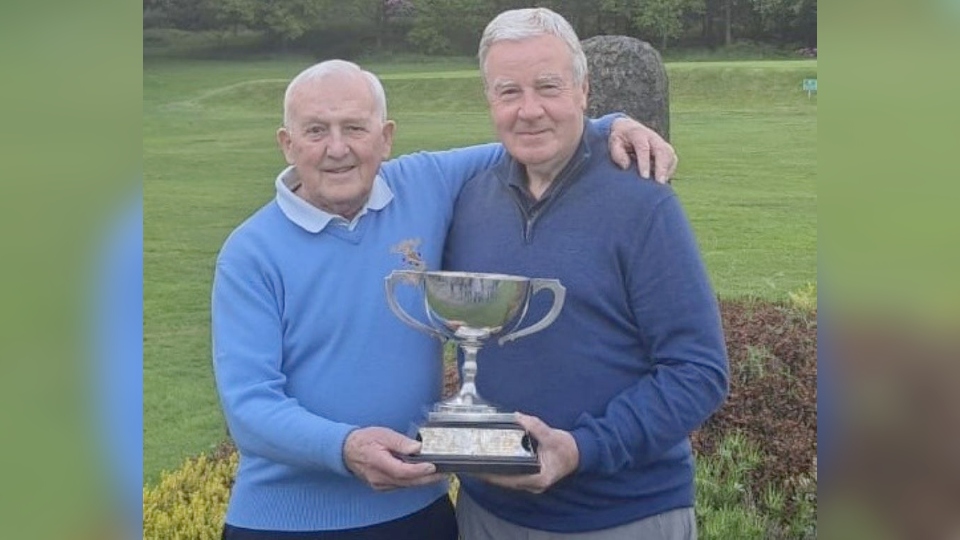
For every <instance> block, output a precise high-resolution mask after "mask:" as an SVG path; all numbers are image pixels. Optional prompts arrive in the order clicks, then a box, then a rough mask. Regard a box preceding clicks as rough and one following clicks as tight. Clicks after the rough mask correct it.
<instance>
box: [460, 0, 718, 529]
mask: <svg viewBox="0 0 960 540" xmlns="http://www.w3.org/2000/svg"><path fill="white" fill-rule="evenodd" d="M479 56H480V68H481V72H482V74H483V79H484V86H485V92H486V96H487V99H488V101H489V104H490V110H491V116H492V118H493V122H494V125H495V127H496V130H497V133H498V136H499V138H500V140H501V141H502V142H503V144H504V145H505V147H506V149H507V150H508V152H509V155H508V156H505V157H504V158H503V159H502V160H501V161H500V162H499V163H498V164H497V165H496V166H494V167H493V168H492V169H490V170H488V171H486V172H484V173H481V174H480V175H479V176H477V177H475V178H473V179H472V180H470V181H469V182H468V183H467V185H466V186H465V187H464V188H463V190H462V191H461V193H460V197H459V199H458V202H457V206H456V211H455V212H454V220H453V224H452V226H451V229H450V233H449V235H448V237H447V244H446V251H445V256H444V257H445V259H444V266H445V268H447V269H450V270H463V271H473V272H496V273H505V274H516V275H521V276H528V277H540V278H556V279H559V280H560V282H561V283H562V284H563V285H564V286H565V287H566V289H567V294H566V302H565V305H564V307H563V310H562V311H561V313H560V315H559V317H558V318H557V320H556V321H555V322H554V323H553V324H552V325H551V326H549V327H548V328H547V329H545V330H543V331H541V332H539V333H536V334H533V335H531V336H529V337H525V338H524V339H521V340H517V341H514V342H511V343H508V344H505V345H503V346H497V345H496V344H495V343H490V344H489V345H488V346H486V347H484V349H483V350H482V351H481V353H480V358H479V360H478V361H479V368H480V369H479V370H478V374H477V385H478V391H479V392H480V393H481V394H482V395H483V396H484V397H485V398H487V399H489V400H490V401H491V402H493V403H496V404H497V405H500V406H501V407H502V408H504V409H506V410H515V411H520V412H522V413H526V414H519V415H518V421H519V422H520V423H521V424H522V425H523V427H524V428H525V429H527V430H528V431H529V432H530V434H531V435H532V436H533V437H534V438H536V439H537V441H538V443H539V456H540V461H541V471H540V473H538V474H535V475H521V476H483V477H471V476H463V477H462V478H461V482H462V486H463V490H462V492H461V498H460V499H459V501H458V508H457V513H458V521H459V525H460V532H461V535H462V536H463V538H465V539H466V540H477V539H490V540H493V539H496V540H511V539H513V538H518V539H519V538H574V537H575V538H577V539H590V540H613V539H621V538H643V539H671V540H672V539H690V538H696V522H695V518H694V513H693V505H694V482H693V478H694V460H693V455H692V452H691V447H690V439H689V434H690V432H691V431H692V430H694V429H696V428H697V427H698V426H699V425H700V424H702V423H703V422H704V421H705V420H706V419H707V418H708V417H709V416H710V415H711V414H712V413H713V412H714V411H715V410H716V409H717V408H718V407H719V406H720V404H721V403H722V402H723V400H724V398H725V397H726V393H727V388H728V379H727V378H728V371H727V358H726V352H725V346H724V341H723V333H722V329H721V324H720V315H719V310H718V306H717V302H716V296H715V294H714V291H713V289H712V287H711V285H710V282H709V279H708V277H707V273H706V271H705V269H704V265H703V262H702V260H701V258H700V255H699V252H698V249H697V244H696V240H695V238H694V235H693V232H692V230H691V227H690V225H689V223H688V221H687V219H686V217H685V215H684V212H683V209H682V208H681V205H680V203H679V201H678V199H677V197H676V196H675V195H674V193H673V191H672V189H671V188H670V187H669V186H665V185H660V184H657V183H655V182H637V181H636V180H635V178H632V177H631V173H629V172H624V171H622V170H620V169H618V168H617V167H616V166H614V165H612V163H611V160H610V158H609V151H608V150H607V147H606V144H605V137H604V136H603V134H602V133H599V132H598V131H597V130H596V129H594V128H593V127H592V126H590V124H589V123H588V122H585V119H584V110H585V108H586V101H587V92H588V83H587V73H586V59H585V57H584V54H583V51H582V50H581V48H580V45H579V40H578V39H577V36H576V34H575V33H574V31H573V29H572V28H571V27H570V25H569V24H568V23H567V21H565V20H564V19H563V18H562V17H560V16H559V15H557V14H556V13H554V12H552V11H550V10H547V9H543V8H536V9H521V10H513V11H508V12H504V13H502V14H501V15H500V16H498V17H497V18H495V19H494V20H493V21H492V22H491V23H490V24H489V26H488V27H487V28H486V30H485V32H484V35H483V38H482V39H481V42H480V54H479ZM542 296H543V298H541V297H540V295H538V296H537V297H535V298H534V299H533V301H532V302H531V305H530V312H529V313H528V318H529V320H538V319H539V318H540V317H541V316H542V314H543V313H544V312H545V311H546V310H547V308H548V307H549V303H550V298H549V295H542Z"/></svg>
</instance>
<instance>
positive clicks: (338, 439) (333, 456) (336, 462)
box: [320, 424, 358, 476]
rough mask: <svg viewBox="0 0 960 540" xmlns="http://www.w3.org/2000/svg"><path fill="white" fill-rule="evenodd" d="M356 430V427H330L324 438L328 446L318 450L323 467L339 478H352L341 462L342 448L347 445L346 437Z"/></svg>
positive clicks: (346, 425)
mask: <svg viewBox="0 0 960 540" xmlns="http://www.w3.org/2000/svg"><path fill="white" fill-rule="evenodd" d="M355 429H358V427H357V426H351V425H349V424H334V425H333V426H331V427H330V431H329V432H328V433H327V436H326V437H324V438H325V439H326V440H328V441H330V444H324V445H323V446H321V449H320V460H321V463H322V464H323V465H324V466H325V467H329V468H330V470H331V471H333V472H335V473H337V474H339V475H341V476H353V471H351V470H350V469H348V468H347V464H346V462H345V461H344V460H343V456H344V454H343V446H344V445H345V444H346V443H347V436H348V435H350V434H351V433H353V430H355Z"/></svg>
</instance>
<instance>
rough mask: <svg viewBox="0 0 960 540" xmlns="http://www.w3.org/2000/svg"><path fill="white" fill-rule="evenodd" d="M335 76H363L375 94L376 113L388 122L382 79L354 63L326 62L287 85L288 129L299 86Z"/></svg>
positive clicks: (285, 95) (285, 122)
mask: <svg viewBox="0 0 960 540" xmlns="http://www.w3.org/2000/svg"><path fill="white" fill-rule="evenodd" d="M335 74H342V75H355V74H361V75H363V77H364V78H365V79H366V81H367V85H368V86H369V87H370V93H371V94H373V101H374V104H375V105H376V112H377V113H379V114H380V120H381V121H383V122H386V121H387V95H386V93H385V92H384V91H383V85H382V84H381V83H380V79H378V78H377V76H376V75H374V74H373V73H370V72H369V71H366V70H364V69H362V68H360V66H358V65H356V64H354V63H353V62H348V61H346V60H326V61H324V62H320V63H319V64H314V65H312V66H310V67H308V68H307V69H305V70H303V71H301V72H300V73H299V74H298V75H297V76H296V77H294V78H293V80H292V81H290V84H288V85H287V91H286V92H285V93H284V94H283V125H284V126H287V127H289V125H290V121H291V118H290V100H291V99H292V97H293V93H294V91H295V90H296V88H297V87H298V86H300V85H301V84H303V83H307V82H311V81H316V80H318V79H322V78H324V77H326V76H328V75H335Z"/></svg>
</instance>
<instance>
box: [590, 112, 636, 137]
mask: <svg viewBox="0 0 960 540" xmlns="http://www.w3.org/2000/svg"><path fill="white" fill-rule="evenodd" d="M619 118H629V116H627V115H625V114H623V113H611V114H605V115H603V116H601V117H600V118H597V119H595V120H591V122H593V123H594V125H595V126H596V127H597V128H599V129H600V131H601V132H602V133H603V134H604V135H606V136H607V137H609V136H610V132H611V131H613V123H614V122H615V121H616V120H617V119H619Z"/></svg>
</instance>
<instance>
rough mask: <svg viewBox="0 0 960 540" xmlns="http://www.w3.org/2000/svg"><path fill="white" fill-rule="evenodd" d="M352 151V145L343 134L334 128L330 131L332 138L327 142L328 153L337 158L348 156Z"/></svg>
mask: <svg viewBox="0 0 960 540" xmlns="http://www.w3.org/2000/svg"><path fill="white" fill-rule="evenodd" d="M349 153H350V147H349V146H348V145H347V141H346V139H344V137H343V134H342V133H340V132H339V131H337V130H334V131H333V132H332V133H330V138H329V140H328V142H327V155H328V156H330V157H332V158H334V159H337V158H342V157H346V155H347V154H349Z"/></svg>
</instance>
